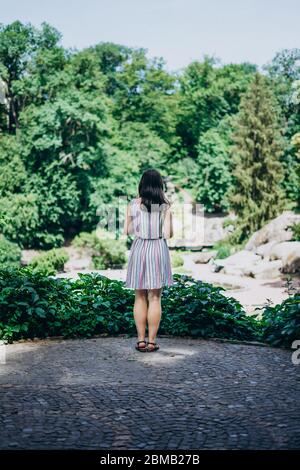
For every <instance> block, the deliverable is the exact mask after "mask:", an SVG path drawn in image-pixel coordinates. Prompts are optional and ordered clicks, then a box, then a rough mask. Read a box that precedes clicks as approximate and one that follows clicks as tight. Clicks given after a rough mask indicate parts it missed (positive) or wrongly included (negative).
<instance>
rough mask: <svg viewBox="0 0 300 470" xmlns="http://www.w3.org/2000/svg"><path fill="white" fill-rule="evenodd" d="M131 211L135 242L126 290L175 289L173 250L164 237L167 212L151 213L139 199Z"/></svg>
mask: <svg viewBox="0 0 300 470" xmlns="http://www.w3.org/2000/svg"><path fill="white" fill-rule="evenodd" d="M129 207H130V215H131V218H132V222H133V234H134V235H135V238H134V240H133V243H132V245H131V249H130V253H129V260H128V269H127V276H126V287H129V288H132V289H160V288H161V287H163V286H170V285H172V284H173V278H172V269H171V262H170V254H169V248H168V245H167V241H166V239H165V238H164V237H163V221H164V215H165V211H163V210H153V211H151V212H148V211H147V210H146V208H142V207H141V205H140V201H139V199H133V200H132V201H131V202H130V205H129ZM157 207H158V206H157Z"/></svg>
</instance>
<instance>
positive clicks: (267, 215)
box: [230, 73, 283, 240]
mask: <svg viewBox="0 0 300 470" xmlns="http://www.w3.org/2000/svg"><path fill="white" fill-rule="evenodd" d="M279 126H280V123H279V113H278V106H277V102H276V101H275V98H274V95H273V94H272V92H271V90H270V88H269V86H268V82H267V80H266V78H265V77H263V76H262V75H260V74H258V73H256V74H255V76H254V79H253V82H252V83H251V86H250V87H249V89H248V91H247V92H246V94H245V95H244V97H243V98H242V101H241V105H240V111H239V114H238V116H237V118H236V124H235V131H234V134H233V141H234V145H233V147H232V156H233V159H234V167H235V168H234V173H233V176H234V186H233V190H232V192H231V194H230V202H231V204H232V207H233V209H234V210H235V212H236V214H237V215H238V224H237V225H238V230H237V235H236V236H237V237H238V238H239V240H241V239H243V238H246V237H247V236H249V235H250V234H251V233H252V232H253V231H255V230H258V229H259V228H260V227H261V226H262V225H263V224H264V223H265V222H266V221H268V220H270V219H272V218H273V217H275V216H276V215H278V213H279V211H280V210H281V209H282V207H283V195H282V190H281V188H280V183H281V180H282V177H283V170H282V165H281V163H280V157H281V155H282V151H283V143H282V136H281V132H280V128H279Z"/></svg>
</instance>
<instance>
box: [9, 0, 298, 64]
mask: <svg viewBox="0 0 300 470" xmlns="http://www.w3.org/2000/svg"><path fill="white" fill-rule="evenodd" d="M17 19H18V20H20V21H22V22H31V23H32V24H34V25H36V26H39V25H40V24H41V23H42V21H47V22H48V23H50V24H51V25H53V26H55V27H56V28H57V29H58V30H59V31H60V32H61V33H62V34H63V41H62V42H63V45H64V46H66V47H76V48H77V49H81V48H83V47H86V46H90V45H95V44H97V43H99V42H102V41H111V42H115V43H119V44H124V45H127V46H135V47H144V48H146V49H148V51H149V56H162V57H164V59H165V60H166V62H167V66H168V68H169V69H170V70H177V69H180V68H181V67H184V66H186V65H187V64H188V63H189V62H191V61H192V60H195V59H201V58H203V55H204V54H208V55H214V56H216V57H218V58H220V59H221V60H222V62H224V63H228V62H244V61H249V62H253V63H256V64H258V65H263V64H264V63H267V62H269V61H270V60H271V59H272V57H273V56H274V55H275V53H276V52H277V51H280V50H281V49H285V48H294V47H300V26H299V25H300V0H223V1H222V0H49V1H45V0H24V1H22V0H0V23H3V24H7V23H10V22H12V21H14V20H17Z"/></svg>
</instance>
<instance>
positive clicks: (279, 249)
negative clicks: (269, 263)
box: [270, 242, 300, 274]
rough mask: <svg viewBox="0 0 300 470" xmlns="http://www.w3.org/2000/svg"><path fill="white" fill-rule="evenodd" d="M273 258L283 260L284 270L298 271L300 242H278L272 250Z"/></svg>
mask: <svg viewBox="0 0 300 470" xmlns="http://www.w3.org/2000/svg"><path fill="white" fill-rule="evenodd" d="M270 259H271V260H281V262H282V272H284V273H290V274H293V273H296V272H297V271H298V272H299V271H300V242H282V243H277V244H276V245H274V246H273V247H272V249H271V250H270Z"/></svg>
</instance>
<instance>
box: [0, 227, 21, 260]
mask: <svg viewBox="0 0 300 470" xmlns="http://www.w3.org/2000/svg"><path fill="white" fill-rule="evenodd" d="M20 264H21V249H20V247H19V246H18V245H17V244H16V243H12V242H10V241H8V240H6V238H5V237H4V236H3V235H0V266H1V267H2V268H5V267H12V268H17V267H19V266H20Z"/></svg>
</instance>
